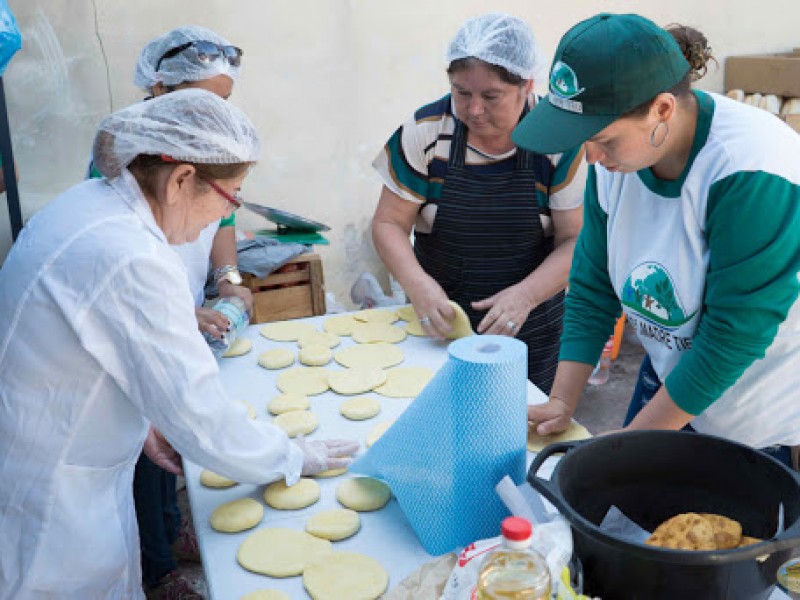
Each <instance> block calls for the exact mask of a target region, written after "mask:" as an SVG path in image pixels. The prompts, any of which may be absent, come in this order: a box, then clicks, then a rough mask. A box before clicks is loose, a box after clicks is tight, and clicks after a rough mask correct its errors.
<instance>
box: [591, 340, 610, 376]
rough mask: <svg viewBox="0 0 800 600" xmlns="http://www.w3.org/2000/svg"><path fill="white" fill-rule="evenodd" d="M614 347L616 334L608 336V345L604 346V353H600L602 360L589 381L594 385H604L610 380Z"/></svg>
mask: <svg viewBox="0 0 800 600" xmlns="http://www.w3.org/2000/svg"><path fill="white" fill-rule="evenodd" d="M613 347H614V336H613V335H612V336H611V337H610V338H608V341H607V342H606V345H605V346H604V347H603V353H602V354H601V355H600V360H599V361H598V363H597V366H596V367H595V368H594V371H592V374H591V375H590V376H589V383H591V384H592V385H602V384H604V383H605V382H606V381H608V376H609V371H610V369H611V349H612V348H613Z"/></svg>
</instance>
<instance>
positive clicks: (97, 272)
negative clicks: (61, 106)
mask: <svg viewBox="0 0 800 600" xmlns="http://www.w3.org/2000/svg"><path fill="white" fill-rule="evenodd" d="M258 151H259V143H258V138H257V135H256V132H255V130H254V129H253V126H252V124H251V123H250V121H249V120H248V119H247V117H246V116H245V115H244V114H243V113H242V112H241V111H239V110H238V109H236V108H235V107H234V106H232V105H230V104H229V103H227V102H225V101H224V100H222V99H220V98H219V97H217V96H215V95H214V94H210V93H208V92H205V91H201V90H183V91H179V92H175V93H174V94H168V95H166V96H162V97H159V98H156V99H154V100H152V101H150V102H143V103H139V104H137V105H134V106H132V107H129V108H126V109H124V110H121V111H119V112H117V113H115V114H113V115H111V116H110V117H108V118H107V119H106V120H105V121H103V123H102V124H101V125H100V129H99V131H98V134H97V136H96V138H95V143H94V156H95V161H96V164H97V167H98V169H99V170H100V172H101V173H102V174H103V175H104V177H105V179H101V180H97V179H95V180H90V181H85V182H83V183H81V184H79V185H77V186H75V187H73V188H72V189H70V190H68V191H67V192H65V193H64V194H63V195H61V196H60V197H59V198H57V199H55V200H54V201H52V202H51V203H50V204H49V205H47V206H46V207H45V208H44V209H42V210H41V211H40V212H39V213H37V214H36V215H35V216H34V217H33V218H32V219H31V220H30V222H29V223H28V224H27V226H26V227H25V229H24V230H23V231H22V233H21V235H20V237H19V239H18V240H17V242H16V243H15V245H14V246H13V248H12V249H11V252H10V253H9V255H8V258H7V260H6V262H5V265H4V266H3V270H2V271H0V314H3V315H7V316H8V323H7V326H6V328H5V329H4V331H3V333H2V337H0V381H2V382H3V385H2V386H1V387H0V457H2V458H0V479H2V481H3V482H4V483H3V485H2V486H0V531H2V532H3V535H2V536H0V598H2V599H3V600H6V599H8V600H10V599H12V598H13V599H14V600H20V599H28V598H52V597H58V598H61V599H65V598H66V599H76V600H77V599H80V600H85V599H86V598H100V597H102V598H142V597H143V594H142V590H141V572H140V565H139V552H138V539H137V533H136V522H135V516H134V509H133V503H132V495H131V487H132V479H133V468H134V464H135V462H136V459H137V458H138V457H139V453H140V452H141V451H142V447H143V444H144V450H145V452H146V453H147V454H148V456H150V457H151V458H153V460H155V461H156V462H157V463H159V464H161V465H163V466H165V467H167V468H170V469H171V470H173V471H178V470H179V469H180V462H179V456H178V455H177V454H176V453H175V451H174V450H172V447H174V448H175V449H176V450H177V452H179V453H180V454H182V455H183V456H185V457H186V458H187V459H189V460H192V461H194V462H196V463H198V464H202V465H203V466H205V467H207V468H209V469H212V470H214V471H216V472H219V473H221V474H223V475H225V476H227V477H230V478H232V479H235V480H237V481H242V482H250V483H264V482H268V481H271V480H276V479H281V478H284V479H285V480H286V481H287V483H289V484H291V483H294V482H295V481H297V479H298V478H299V476H300V475H301V473H304V474H305V473H313V472H317V471H319V470H322V469H326V468H330V467H332V466H336V465H342V464H345V463H347V462H348V460H347V459H343V458H338V457H340V456H345V455H352V453H353V452H354V451H355V450H356V449H357V445H356V444H355V443H348V442H332V441H328V442H318V441H314V442H304V441H302V440H301V441H300V442H299V444H297V445H296V444H294V443H291V442H290V440H289V439H288V438H287V437H286V435H285V434H284V433H283V432H282V431H281V430H279V429H277V428H276V427H274V426H272V425H270V424H267V423H264V422H258V421H253V420H251V419H249V418H248V416H247V414H246V410H245V409H244V407H242V406H241V405H240V404H239V403H237V402H235V401H233V400H231V399H229V398H228V397H227V396H226V394H225V392H224V390H223V387H222V384H221V382H220V380H219V378H218V368H217V363H216V361H215V360H214V357H213V355H212V354H211V351H210V349H209V348H208V346H207V344H206V343H205V342H204V341H203V338H202V337H201V336H199V335H197V330H196V325H195V316H194V303H193V302H192V297H191V294H190V293H189V289H188V287H187V286H186V285H185V278H186V274H185V269H184V267H183V265H182V263H181V261H180V259H179V258H178V257H177V255H176V254H175V253H174V252H172V251H171V250H170V249H169V247H168V244H180V243H183V242H191V241H193V240H195V239H196V238H197V236H198V235H200V232H201V231H202V230H203V229H204V228H205V227H206V226H207V225H208V224H209V223H212V222H216V221H219V219H220V218H222V217H224V216H227V215H229V214H230V213H231V212H232V210H233V209H234V208H235V207H236V206H237V205H238V203H239V199H238V189H239V187H240V185H241V182H242V180H243V179H244V177H245V175H246V173H247V171H248V168H249V167H250V165H251V164H252V163H253V161H255V160H256V159H257V157H258ZM154 428H156V429H157V430H158V431H160V432H162V433H163V436H164V437H161V436H160V434H159V433H157V431H156V429H154ZM164 438H166V439H167V440H169V444H167V443H166V441H165V439H164ZM170 444H171V446H170Z"/></svg>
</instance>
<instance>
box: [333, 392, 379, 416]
mask: <svg viewBox="0 0 800 600" xmlns="http://www.w3.org/2000/svg"><path fill="white" fill-rule="evenodd" d="M380 411H381V403H380V402H378V401H377V400H376V399H375V398H371V397H369V396H359V397H358V398H350V399H349V400H345V401H344V402H342V405H341V406H340V407H339V412H340V413H342V416H343V417H345V418H347V419H350V420H351V421H364V420H365V419H371V418H372V417H374V416H375V415H377V414H378V413H379V412H380Z"/></svg>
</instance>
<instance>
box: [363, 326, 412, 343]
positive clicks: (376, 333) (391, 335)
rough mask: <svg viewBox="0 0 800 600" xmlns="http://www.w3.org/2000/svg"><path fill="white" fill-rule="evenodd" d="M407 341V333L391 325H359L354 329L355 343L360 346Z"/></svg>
mask: <svg viewBox="0 0 800 600" xmlns="http://www.w3.org/2000/svg"><path fill="white" fill-rule="evenodd" d="M404 339H406V332H405V330H404V329H401V328H400V327H396V326H395V325H390V324H389V323H359V324H358V325H356V326H355V328H354V329H353V341H356V342H358V343H359V344H374V343H376V342H388V343H390V344H397V343H399V342H402V341H403V340H404Z"/></svg>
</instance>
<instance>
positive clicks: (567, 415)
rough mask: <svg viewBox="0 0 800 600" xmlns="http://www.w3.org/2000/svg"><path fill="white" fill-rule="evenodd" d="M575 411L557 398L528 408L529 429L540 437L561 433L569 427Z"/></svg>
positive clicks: (551, 398)
mask: <svg viewBox="0 0 800 600" xmlns="http://www.w3.org/2000/svg"><path fill="white" fill-rule="evenodd" d="M574 412H575V409H574V408H572V407H571V406H569V405H568V404H567V403H566V402H564V401H563V400H561V399H560V398H557V397H555V396H550V398H549V400H548V401H547V402H545V403H544V404H532V405H530V406H528V429H531V430H533V431H535V432H536V433H538V434H539V435H550V434H552V433H559V432H561V431H564V430H565V429H566V428H567V427H569V425H570V423H571V422H572V413H574Z"/></svg>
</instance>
